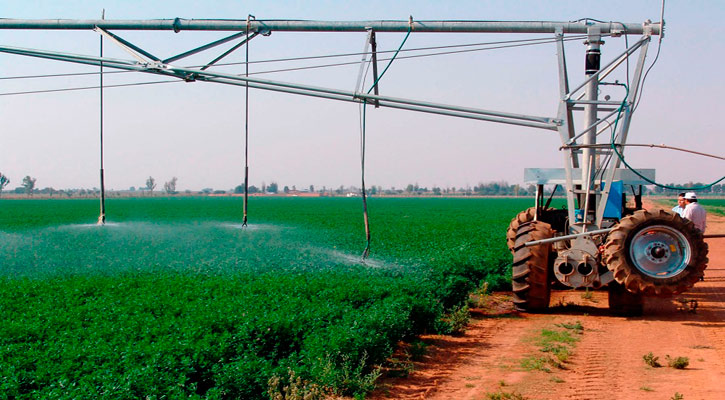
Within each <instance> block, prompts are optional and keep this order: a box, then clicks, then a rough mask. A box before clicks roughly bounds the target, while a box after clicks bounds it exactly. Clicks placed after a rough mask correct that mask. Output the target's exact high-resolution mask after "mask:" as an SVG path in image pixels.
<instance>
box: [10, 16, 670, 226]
mask: <svg viewBox="0 0 725 400" xmlns="http://www.w3.org/2000/svg"><path fill="white" fill-rule="evenodd" d="M0 29H35V30H93V31H95V32H97V33H98V34H100V35H102V36H103V37H105V38H106V39H108V40H110V41H112V42H113V43H115V44H116V45H118V46H119V47H120V48H122V49H124V50H125V51H126V52H128V53H129V54H130V55H131V56H132V57H133V60H124V59H116V58H109V57H97V56H90V55H79V54H68V53H61V52H56V51H45V50H37V49H25V48H17V47H10V46H5V45H0V52H3V53H8V54H15V55H21V56H30V57H38V58H43V59H50V60H57V61H65V62H72V63H78V64H86V65H94V66H99V67H109V68H115V69H120V70H127V71H137V72H143V73H149V74H155V75H162V76H167V77H174V78H179V79H183V80H185V81H187V82H193V81H205V82H215V83H222V84H227V85H236V86H243V87H249V88H255V89H262V90H271V91H277V92H282V93H290V94H297V95H304V96H314V97H320V98H326V99H331V100H338V101H345V102H353V103H362V102H365V103H369V104H374V105H375V106H376V107H378V106H379V107H390V108H397V109H402V110H409V111H418V112H426V113H433V114H440V115H445V116H451V117H458V118H468V119H475V120H481V121H489V122H497V123H504V124H512V125H519V126H525V127H531V128H539V129H545V130H553V131H557V132H558V133H559V136H560V139H561V145H562V147H561V150H563V159H564V173H565V182H562V183H564V184H565V187H566V194H567V206H568V210H569V221H571V222H572V225H571V233H573V234H577V233H581V232H585V231H589V230H591V229H597V228H601V227H602V222H603V215H604V209H605V206H606V203H607V199H608V196H609V192H610V190H611V185H612V181H613V180H614V178H615V175H617V176H620V175H622V174H621V170H620V169H619V165H620V159H619V158H616V159H615V160H614V161H613V162H610V163H609V166H608V167H607V169H606V171H604V172H603V179H602V181H603V182H604V188H599V187H597V185H595V179H594V175H595V171H596V170H599V168H600V166H599V156H602V155H611V154H612V151H613V146H618V149H619V152H620V153H623V152H624V146H625V145H626V141H627V135H628V131H629V126H630V122H631V118H632V113H633V112H634V104H635V99H636V98H637V94H638V91H639V87H640V85H641V79H642V72H643V69H644V62H645V58H646V55H647V48H648V45H649V42H650V40H651V36H652V35H659V34H661V31H662V24H661V23H651V22H649V21H647V22H645V23H643V24H636V23H619V22H617V23H614V22H610V23H599V22H596V23H594V22H590V21H580V22H543V21H542V22H516V21H511V22H501V21H413V20H412V17H411V18H410V19H409V20H408V21H359V22H344V21H297V20H254V19H251V18H248V19H247V20H194V19H192V20H186V19H180V18H176V19H167V20H103V19H102V20H13V19H0ZM111 30H114V31H119V30H172V31H174V32H180V31H182V30H185V31H186V30H188V31H234V32H235V33H234V34H232V35H230V36H227V37H225V38H222V39H219V40H216V41H213V42H211V43H208V44H206V45H203V46H200V47H197V48H195V49H192V50H189V51H186V52H184V53H181V54H178V55H175V56H173V57H168V58H166V59H161V58H159V57H157V56H155V55H153V54H152V53H150V52H149V51H146V50H144V49H142V48H140V47H138V46H136V45H134V44H133V43H130V42H129V41H127V40H125V39H123V38H122V37H120V36H119V35H118V34H115V33H112V32H111ZM273 31H288V32H310V31H311V32H367V33H368V37H367V38H366V46H365V54H364V55H363V59H362V61H361V63H363V64H364V63H366V62H367V61H368V60H367V57H368V55H371V56H372V59H373V61H374V62H375V61H376V56H377V54H376V48H375V33H376V32H406V31H413V32H446V33H456V32H458V33H463V32H466V33H537V34H542V33H543V34H547V33H550V34H553V35H554V38H555V39H556V43H557V56H558V65H559V68H558V75H559V76H558V78H559V88H560V90H559V99H558V102H559V107H558V113H557V115H556V117H544V116H531V115H523V114H514V113H508V112H501V111H493V110H483V109H478V108H471V107H463V106H456V105H449V104H439V103H431V102H425V101H419V100H413V99H404V98H398V97H390V96H382V95H379V94H378V93H377V91H376V93H375V94H367V93H364V92H362V91H361V90H360V89H359V88H360V83H359V80H360V79H359V78H358V87H356V90H355V91H348V90H340V89H332V88H325V87H317V86H310V85H304V84H297V83H289V82H280V81H274V80H266V79H259V78H251V77H248V76H244V75H235V74H226V73H219V72H213V71H210V70H208V69H209V67H211V66H213V65H214V64H216V63H217V62H218V61H220V60H221V59H223V58H224V57H226V56H227V55H229V54H231V53H232V52H233V51H235V50H236V49H238V48H240V47H241V46H243V45H245V44H246V43H247V42H248V41H249V40H252V39H254V38H255V37H257V36H258V35H260V34H261V35H263V36H268V35H269V34H271V33H272V32H273ZM566 34H586V35H587V41H586V42H585V43H586V45H587V66H588V70H587V72H586V73H587V78H586V79H585V80H584V81H582V82H581V83H580V84H579V85H577V86H576V87H575V89H573V90H571V89H570V85H569V78H568V71H567V66H566V57H565V52H564V37H565V35H566ZM604 35H609V36H621V35H642V36H641V38H640V39H639V40H638V41H636V42H635V43H634V44H633V45H631V46H629V47H628V48H627V49H626V50H625V51H624V52H623V53H621V54H619V55H618V56H617V57H615V58H614V59H612V60H611V61H610V62H609V63H608V64H606V65H605V66H604V67H602V68H600V67H599V58H600V54H601V53H600V45H601V44H602V43H603V42H602V37H603V36H604ZM238 39H241V41H239V42H238V43H237V44H235V45H234V46H232V47H231V48H230V49H228V50H227V51H225V52H224V53H222V54H221V55H219V56H217V57H216V58H214V59H213V60H212V61H210V62H209V63H207V64H206V65H204V66H202V67H199V68H186V67H180V66H176V65H174V64H173V63H174V62H176V61H179V60H181V59H184V58H186V57H188V56H191V55H194V54H197V53H200V52H202V51H205V50H209V49H212V48H214V47H217V46H220V45H222V44H225V43H228V42H232V41H234V40H238ZM368 44H371V45H372V48H373V50H372V53H371V54H368V51H367V49H368ZM637 53H639V57H638V60H637V63H636V66H635V70H634V73H633V74H632V76H631V80H630V82H629V84H630V86H631V87H628V88H627V93H626V95H625V96H624V98H623V99H622V100H619V101H609V100H608V99H607V100H599V99H598V90H599V85H600V84H606V83H605V82H602V81H603V79H605V78H606V77H607V76H608V75H609V74H610V73H612V72H613V71H614V70H615V69H617V68H618V67H619V66H621V65H622V64H623V63H624V62H625V61H626V60H628V58H629V57H632V56H634V55H635V54H637ZM375 67H376V66H375ZM375 75H377V73H376V74H375ZM620 86H625V85H621V84H620ZM574 111H583V113H584V121H583V124H584V126H585V127H584V128H583V129H581V130H580V131H579V132H577V131H576V129H575V123H574V118H573V112H574ZM600 111H605V112H606V111H609V113H608V114H607V115H606V116H604V117H602V118H599V116H598V113H599V112H600ZM612 121H614V122H612ZM612 124H614V125H615V126H616V127H617V132H615V135H614V138H615V139H614V141H615V142H614V143H609V142H608V141H607V142H602V143H599V144H597V135H599V134H600V133H602V132H603V131H605V130H606V129H608V127H609V126H610V125H612ZM600 126H603V128H599V127H600ZM605 143H606V144H608V146H604V144H605ZM575 174H580V176H575ZM554 181H555V180H554V179H548V178H547V177H543V178H540V179H539V181H538V182H537V183H540V184H543V183H553V182H554ZM625 183H629V184H641V181H637V180H630V181H628V182H625ZM575 200H578V203H579V208H582V209H583V211H584V217H583V218H582V219H581V222H580V223H579V224H577V223H573V221H576V219H575V209H576V206H575ZM590 201H592V202H593V203H592V204H591V205H590ZM595 205H596V206H595ZM590 209H591V210H596V212H595V215H593V216H591V218H588V215H587V213H588V211H589V210H590Z"/></svg>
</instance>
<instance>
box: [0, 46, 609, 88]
mask: <svg viewBox="0 0 725 400" xmlns="http://www.w3.org/2000/svg"><path fill="white" fill-rule="evenodd" d="M602 36H606V35H602ZM582 37H584V38H585V37H586V36H585V35H584V36H582ZM572 40H580V37H578V36H577V37H574V36H570V37H567V38H565V39H564V41H572ZM532 41H536V42H534V43H523V44H515V45H510V46H496V47H485V48H479V49H469V50H459V51H445V52H434V53H427V54H416V55H411V56H400V57H398V60H402V59H411V58H422V57H435V56H442V55H450V54H459V53H470V52H477V51H486V50H500V49H506V48H514V47H524V46H533V45H540V44H549V43H552V42H553V40H552V39H550V38H542V39H527V40H510V41H500V42H488V43H485V42H484V43H469V44H461V45H449V46H432V47H421V48H417V49H403V50H401V52H405V51H422V50H431V49H444V48H457V47H471V46H485V45H490V44H499V43H520V42H532ZM392 52H395V50H385V51H379V52H378V54H380V53H392ZM356 55H362V53H345V54H333V55H322V56H309V57H294V58H281V59H272V60H258V61H251V62H250V64H259V63H274V62H286V61H300V60H312V59H323V58H333V57H348V56H356ZM389 60H390V59H389V58H381V59H380V61H389ZM358 63H359V62H358V61H351V62H343V63H331V64H320V65H311V66H304V67H294V68H284V69H275V70H266V71H258V72H254V73H251V74H250V75H263V74H271V73H278V72H292V71H302V70H308V69H317V68H328V67H340V66H347V65H354V64H358ZM240 64H244V63H242V62H233V63H221V64H215V65H214V66H217V67H224V66H234V65H240ZM196 67H203V65H192V66H189V67H187V68H196ZM131 72H137V71H110V72H105V74H106V75H109V74H125V73H131ZM97 74H98V72H74V73H61V74H44V75H21V76H6V77H0V80H13V79H38V78H56V77H70V76H87V75H97ZM108 87H112V86H108ZM21 94H25V93H24V92H23V93H21Z"/></svg>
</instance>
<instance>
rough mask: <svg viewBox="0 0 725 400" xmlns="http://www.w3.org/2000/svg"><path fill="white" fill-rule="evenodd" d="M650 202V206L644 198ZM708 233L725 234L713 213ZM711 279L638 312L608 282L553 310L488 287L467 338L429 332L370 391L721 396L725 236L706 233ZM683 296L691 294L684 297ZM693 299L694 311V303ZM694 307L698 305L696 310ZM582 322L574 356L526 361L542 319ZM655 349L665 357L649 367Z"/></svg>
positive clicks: (562, 298)
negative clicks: (624, 313)
mask: <svg viewBox="0 0 725 400" xmlns="http://www.w3.org/2000/svg"><path fill="white" fill-rule="evenodd" d="M647 208H650V207H647ZM707 233H711V234H715V233H725V218H722V217H720V218H717V217H713V216H708V231H707ZM707 242H708V245H709V256H708V258H709V260H710V261H709V264H708V268H707V270H706V271H705V281H704V282H699V283H698V284H697V285H695V287H694V288H693V289H692V290H690V291H688V292H686V293H684V294H682V295H679V296H677V297H675V298H674V299H647V300H646V303H645V315H644V316H642V317H631V318H625V317H617V316H613V315H611V314H610V313H609V311H608V308H607V293H606V291H599V292H594V293H593V295H592V296H591V297H590V296H589V295H585V294H584V292H582V291H561V292H555V293H554V294H553V295H552V308H551V312H550V313H548V314H543V315H542V314H539V315H536V314H520V313H516V312H514V311H512V309H511V306H510V301H509V299H510V298H509V296H508V295H507V294H494V295H491V296H488V298H487V304H486V306H485V307H484V308H482V309H474V310H473V311H472V319H471V325H470V326H469V328H468V331H467V332H466V333H465V335H463V336H461V337H450V336H432V335H431V336H425V337H423V341H424V342H425V343H426V344H428V348H427V350H428V351H427V354H426V355H425V356H424V357H423V358H422V359H421V360H420V361H416V362H414V363H413V371H412V372H411V373H410V375H409V376H408V377H407V378H394V379H386V380H383V385H382V388H381V389H380V390H378V391H376V392H375V393H373V395H372V396H370V398H372V399H375V400H380V399H437V400H443V399H455V400H468V399H486V398H490V397H487V395H491V394H496V393H504V394H516V395H520V396H522V397H505V396H504V397H500V398H512V399H516V398H527V399H628V400H629V399H671V398H673V396H674V395H675V393H680V394H682V395H683V396H684V397H683V399H686V400H692V399H708V400H709V399H725V384H723V383H724V382H725V239H711V240H707ZM680 300H688V303H687V305H683V303H682V302H681V301H680ZM689 300H695V301H697V308H696V310H692V307H691V305H693V304H694V303H691V302H689ZM693 311H694V312H693ZM575 321H579V322H581V325H582V326H583V328H584V329H583V331H582V333H581V334H580V335H577V337H578V338H579V341H578V342H577V343H576V344H575V347H574V350H573V353H572V355H571V356H570V358H569V359H568V360H567V361H566V362H565V363H564V365H563V367H564V368H563V369H562V368H556V367H551V368H548V369H549V370H550V372H545V371H541V370H537V369H531V368H524V367H522V365H521V363H522V360H526V359H531V358H532V357H540V356H541V355H542V354H543V353H542V352H541V351H540V345H537V343H536V338H537V337H539V336H540V334H541V330H542V329H544V328H547V329H548V328H555V327H556V324H561V323H570V322H575ZM649 352H652V353H653V355H654V356H658V357H659V360H660V362H661V363H662V364H663V365H664V366H663V367H661V368H652V367H650V366H648V365H647V364H645V362H644V361H643V358H642V357H643V356H644V355H645V354H647V353H649ZM666 355H670V356H672V357H673V358H674V357H678V356H682V357H688V358H689V366H688V367H687V368H685V369H682V370H680V369H675V368H671V367H668V366H667V361H666V359H665V356H666Z"/></svg>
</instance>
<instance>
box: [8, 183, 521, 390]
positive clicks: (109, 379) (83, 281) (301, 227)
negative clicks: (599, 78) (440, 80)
mask: <svg viewBox="0 0 725 400" xmlns="http://www.w3.org/2000/svg"><path fill="white" fill-rule="evenodd" d="M531 203H532V201H531V200H523V199H516V200H512V199H442V198H425V199H397V198H372V199H370V201H369V208H370V218H371V230H372V235H373V240H372V253H371V257H370V259H368V260H367V261H366V262H364V263H363V262H361V261H360V254H361V252H362V250H363V248H364V245H365V241H364V230H363V224H362V221H363V219H362V213H361V208H362V207H361V204H360V200H359V199H346V198H252V199H251V200H250V206H249V210H250V225H249V226H248V227H247V228H245V229H242V228H241V226H240V221H241V209H242V202H241V199H240V198H228V197H217V198H214V197H200V198H188V197H180V198H142V199H138V198H136V199H110V200H108V201H107V215H108V221H109V223H108V224H107V225H106V226H103V227H99V226H96V225H94V222H95V220H96V218H97V215H98V201H97V200H6V199H3V200H0V251H1V255H0V318H2V321H3V323H2V324H0V371H2V374H1V376H0V398H1V399H5V398H7V399H14V398H18V399H30V398H58V399H70V398H107V399H138V398H181V397H184V398H189V397H190V398H244V399H265V398H269V397H270V395H271V394H273V393H274V392H275V391H277V390H279V388H281V387H282V385H285V384H286V382H287V381H288V380H290V376H291V373H290V371H293V373H294V376H295V377H299V378H300V382H301V385H302V386H303V387H304V388H305V389H304V390H308V391H309V392H310V396H312V395H313V394H314V393H313V392H324V393H328V394H329V393H336V394H348V395H351V394H352V395H364V393H366V392H367V391H369V390H370V389H371V387H372V385H373V382H374V379H375V377H376V376H377V374H376V371H377V369H376V368H377V366H378V365H380V364H381V363H383V362H384V361H385V359H386V358H387V357H389V356H390V354H391V353H392V351H393V348H394V346H396V343H398V342H399V341H400V340H410V339H412V338H413V337H414V336H415V335H418V334H421V333H424V332H441V333H445V332H448V331H450V329H451V326H450V322H448V321H449V320H450V319H449V318H447V316H448V313H451V312H453V311H454V310H455V309H456V308H457V307H459V306H461V305H462V304H464V302H465V299H466V297H467V294H468V293H469V291H471V290H472V289H474V288H475V287H477V286H478V285H480V284H481V283H482V282H483V281H486V282H488V283H489V285H490V287H493V288H504V287H506V286H507V285H508V281H509V279H510V271H509V268H510V267H509V265H510V259H509V257H510V255H509V254H508V252H507V249H506V246H505V240H504V237H505V230H506V227H507V225H508V222H509V220H510V219H511V218H512V217H513V216H514V215H515V214H516V213H517V212H518V211H520V210H522V209H524V208H527V207H528V206H530V204H531ZM272 378H274V379H272ZM270 382H271V383H272V384H271V386H270ZM278 382H279V383H278ZM310 398H312V397H310Z"/></svg>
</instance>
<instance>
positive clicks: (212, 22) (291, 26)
mask: <svg viewBox="0 0 725 400" xmlns="http://www.w3.org/2000/svg"><path fill="white" fill-rule="evenodd" d="M647 24H650V27H651V31H652V34H653V35H659V33H660V26H661V25H660V23H650V22H645V23H620V22H593V23H592V22H555V21H413V22H412V23H411V22H410V21H306V20H256V21H254V20H253V21H250V22H249V25H247V20H220V19H183V18H174V19H151V20H71V19H9V18H1V19H0V29H41V30H42V29H65V30H85V29H93V28H95V27H99V28H102V29H107V30H159V31H163V30H167V31H175V32H179V31H182V30H183V31H246V30H247V26H249V27H250V28H251V30H253V31H286V32H306V31H310V32H365V31H367V30H368V29H371V28H372V29H374V30H375V31H376V32H407V31H408V28H409V27H410V26H411V25H412V30H413V32H471V33H555V32H556V30H557V29H558V28H560V29H561V31H562V32H563V33H581V34H585V33H587V31H588V30H589V28H590V27H592V26H596V27H598V28H599V30H600V32H601V33H602V34H615V35H617V34H628V35H641V34H643V33H644V32H645V28H644V27H645V25H647Z"/></svg>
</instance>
